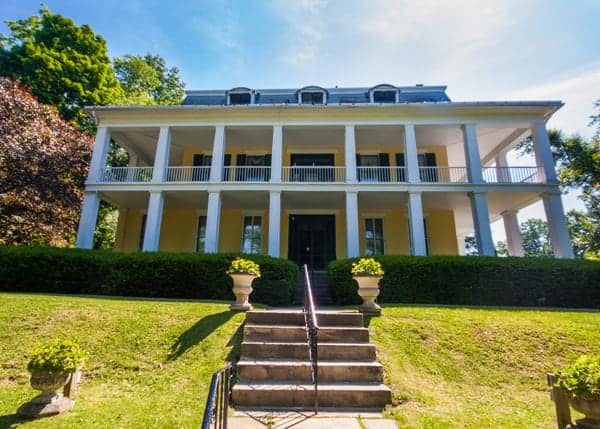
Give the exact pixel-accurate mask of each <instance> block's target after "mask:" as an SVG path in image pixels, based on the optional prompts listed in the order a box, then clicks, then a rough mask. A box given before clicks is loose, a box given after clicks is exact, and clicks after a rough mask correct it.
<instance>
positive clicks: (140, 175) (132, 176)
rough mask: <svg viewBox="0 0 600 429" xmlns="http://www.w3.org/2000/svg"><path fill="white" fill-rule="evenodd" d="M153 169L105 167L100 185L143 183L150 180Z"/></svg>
mask: <svg viewBox="0 0 600 429" xmlns="http://www.w3.org/2000/svg"><path fill="white" fill-rule="evenodd" d="M153 170H154V168H153V167H106V168H105V169H104V171H102V174H100V179H99V181H100V182H101V183H115V182H116V183H145V182H150V181H151V180H152V171H153Z"/></svg>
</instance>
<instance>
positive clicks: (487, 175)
mask: <svg viewBox="0 0 600 429" xmlns="http://www.w3.org/2000/svg"><path fill="white" fill-rule="evenodd" d="M541 177H542V176H541V174H540V168H539V167H483V180H485V181H486V182H487V183H542V180H541Z"/></svg>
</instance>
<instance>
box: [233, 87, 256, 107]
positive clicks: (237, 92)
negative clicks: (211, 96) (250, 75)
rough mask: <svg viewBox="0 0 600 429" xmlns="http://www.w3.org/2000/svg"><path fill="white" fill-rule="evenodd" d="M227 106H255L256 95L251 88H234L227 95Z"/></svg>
mask: <svg viewBox="0 0 600 429" xmlns="http://www.w3.org/2000/svg"><path fill="white" fill-rule="evenodd" d="M227 104H254V93H253V92H252V90H250V89H249V88H234V89H232V90H231V91H229V92H228V93H227Z"/></svg>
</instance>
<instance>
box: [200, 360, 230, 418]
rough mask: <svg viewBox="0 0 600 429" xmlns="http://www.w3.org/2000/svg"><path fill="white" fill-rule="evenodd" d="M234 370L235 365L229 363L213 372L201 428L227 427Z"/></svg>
mask: <svg viewBox="0 0 600 429" xmlns="http://www.w3.org/2000/svg"><path fill="white" fill-rule="evenodd" d="M233 370H234V365H233V364H231V363H228V364H227V365H225V366H224V367H223V368H221V369H220V370H218V371H216V372H215V373H214V374H213V376H212V379H211V381H210V389H209V391H208V398H206V406H205V407H204V418H203V419H202V426H201V429H211V428H213V429H227V413H228V411H229V397H230V395H231V377H232V376H233Z"/></svg>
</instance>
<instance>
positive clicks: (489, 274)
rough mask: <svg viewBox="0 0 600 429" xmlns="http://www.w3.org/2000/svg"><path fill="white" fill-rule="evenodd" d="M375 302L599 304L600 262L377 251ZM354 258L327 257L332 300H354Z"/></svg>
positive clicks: (357, 301) (540, 304)
mask: <svg viewBox="0 0 600 429" xmlns="http://www.w3.org/2000/svg"><path fill="white" fill-rule="evenodd" d="M376 259H377V260H378V261H379V262H381V264H382V265H383V269H384V271H385V276H384V277H383V279H382V281H381V293H380V295H379V299H378V302H380V303H405V304H453V305H497V306H534V307H570V308H600V262H595V261H585V260H567V259H550V258H495V257H475V256H427V257H418V256H392V255H390V256H379V257H376ZM356 260H358V258H353V259H344V260H340V261H333V262H331V263H330V264H329V266H328V276H329V283H330V285H331V287H332V290H333V291H334V295H335V297H334V299H335V301H336V303H337V304H341V305H348V304H359V303H360V302H361V301H360V297H359V296H358V295H357V293H356V290H357V287H358V286H357V285H356V283H355V282H354V280H353V279H352V275H351V274H350V267H351V265H352V262H355V261H356Z"/></svg>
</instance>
